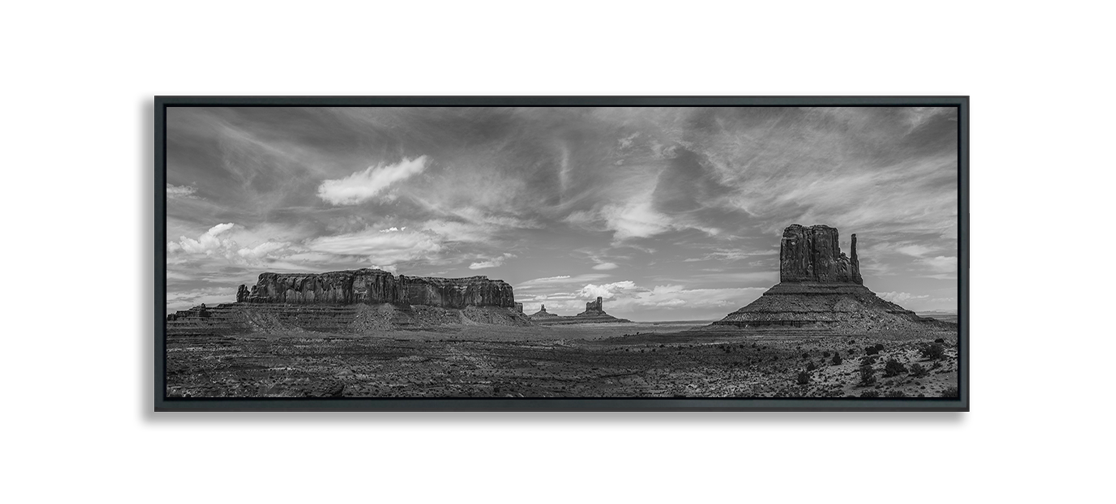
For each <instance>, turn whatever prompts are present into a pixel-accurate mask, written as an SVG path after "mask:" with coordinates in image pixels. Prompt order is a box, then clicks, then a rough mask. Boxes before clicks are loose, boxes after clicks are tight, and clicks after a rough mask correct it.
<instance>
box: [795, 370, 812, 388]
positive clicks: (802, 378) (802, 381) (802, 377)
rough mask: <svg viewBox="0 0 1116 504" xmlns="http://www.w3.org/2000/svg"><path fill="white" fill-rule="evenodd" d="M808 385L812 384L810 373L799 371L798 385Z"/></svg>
mask: <svg viewBox="0 0 1116 504" xmlns="http://www.w3.org/2000/svg"><path fill="white" fill-rule="evenodd" d="M808 383H810V373H807V372H805V371H799V372H798V384H799V385H806V384H808Z"/></svg>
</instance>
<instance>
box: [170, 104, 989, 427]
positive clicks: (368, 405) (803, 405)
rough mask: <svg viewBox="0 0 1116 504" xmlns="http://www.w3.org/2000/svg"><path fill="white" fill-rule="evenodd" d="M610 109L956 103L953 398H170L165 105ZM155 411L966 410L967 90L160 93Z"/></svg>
mask: <svg viewBox="0 0 1116 504" xmlns="http://www.w3.org/2000/svg"><path fill="white" fill-rule="evenodd" d="M211 106H251V107H291V106H300V107H315V106H330V107H376V106H394V107H399V106H414V107H429V106H474V107H489V106H492V107H497V106H498V107H507V106H545V107H561V106H609V107H644V106H655V107H670V106H685V107H702V106H705V107H744V106H746V107H787V106H812V107H817V106H857V107H900V106H919V107H957V109H958V132H957V135H958V165H957V166H958V170H959V173H958V178H957V180H958V187H957V190H958V200H957V202H958V208H957V211H958V214H957V215H958V250H957V254H958V256H957V257H958V275H957V292H958V297H957V312H958V318H957V322H958V359H959V369H958V377H959V392H960V393H959V397H956V398H917V399H915V398H766V399H750V398H718V399H712V398H709V399H706V398H653V399H652V398H608V399H598V398H578V399H574V398H545V399H544V398H530V399H512V398H407V399H398V398H335V399H312V398H306V399H300V398H275V399H231V398H230V399H216V398H168V397H166V376H165V370H166V320H167V310H166V294H167V290H166V266H167V264H166V252H167V251H166V248H167V246H166V244H167V235H166V217H167V212H166V209H167V207H166V198H167V194H166V169H167V163H166V145H167V144H166V135H167V127H166V120H165V119H166V110H167V108H168V107H211ZM154 115H155V117H154V126H155V128H154V129H155V131H154V139H153V140H154V146H155V148H154V160H153V163H154V164H153V170H154V182H155V188H154V189H155V192H154V194H155V200H154V212H155V218H154V223H155V229H154V237H155V243H154V244H153V247H154V248H153V253H154V257H155V260H154V264H155V271H154V281H155V285H154V292H155V299H153V300H152V302H153V307H154V313H155V316H154V320H155V325H154V327H153V329H152V330H153V336H152V337H153V338H154V355H153V358H154V377H153V378H154V409H155V411H803V412H806V411H912V412H913V411H941V412H964V411H969V400H970V399H969V376H970V374H969V321H968V318H969V317H968V316H969V296H968V280H969V240H968V238H969V213H968V212H969V210H968V208H969V206H968V201H969V97H968V96H378V97H375V96H156V97H154Z"/></svg>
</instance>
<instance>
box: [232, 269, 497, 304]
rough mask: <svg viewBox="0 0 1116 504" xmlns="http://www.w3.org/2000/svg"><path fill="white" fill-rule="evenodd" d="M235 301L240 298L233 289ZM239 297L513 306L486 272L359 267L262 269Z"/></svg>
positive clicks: (289, 301) (303, 301)
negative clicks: (451, 274) (433, 273)
mask: <svg viewBox="0 0 1116 504" xmlns="http://www.w3.org/2000/svg"><path fill="white" fill-rule="evenodd" d="M237 300H238V301H241V296H240V295H239V294H238V296H237ZM243 302H248V303H287V304H335V305H338V304H339V305H347V304H380V303H390V304H397V305H425V306H436V307H441V308H457V309H461V308H465V307H469V306H478V307H479V306H498V307H504V308H512V309H514V308H515V297H514V295H513V294H512V287H511V285H509V284H508V283H507V282H504V281H502V280H489V279H488V277H483V276H475V277H468V278H434V277H414V276H405V275H399V276H398V277H397V276H395V275H392V274H391V273H388V272H386V271H383V270H378V269H367V268H366V269H360V270H348V271H331V272H328V273H312V274H286V273H283V274H280V273H263V274H261V275H260V276H259V280H258V281H257V282H256V285H254V286H252V290H251V292H250V293H249V294H248V295H247V297H246V299H244V301H243Z"/></svg>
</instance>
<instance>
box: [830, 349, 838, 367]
mask: <svg viewBox="0 0 1116 504" xmlns="http://www.w3.org/2000/svg"><path fill="white" fill-rule="evenodd" d="M829 362H832V363H833V365H834V366H836V365H839V364H841V354H840V353H838V352H833V360H831V361H829Z"/></svg>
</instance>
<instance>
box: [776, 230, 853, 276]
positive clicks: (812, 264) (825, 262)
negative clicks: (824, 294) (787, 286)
mask: <svg viewBox="0 0 1116 504" xmlns="http://www.w3.org/2000/svg"><path fill="white" fill-rule="evenodd" d="M838 239H839V235H838V233H837V228H832V227H829V226H810V227H805V226H800V225H798V224H791V225H790V226H787V228H786V229H785V230H783V242H782V246H781V248H780V250H779V281H780V282H822V283H855V284H863V283H864V279H863V278H862V277H861V276H860V261H859V259H858V258H857V255H856V235H855V234H854V235H852V246H851V250H850V252H849V253H850V254H851V255H852V257H851V258H849V257H846V256H845V254H844V253H843V252H841V246H840V244H839V241H838Z"/></svg>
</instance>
